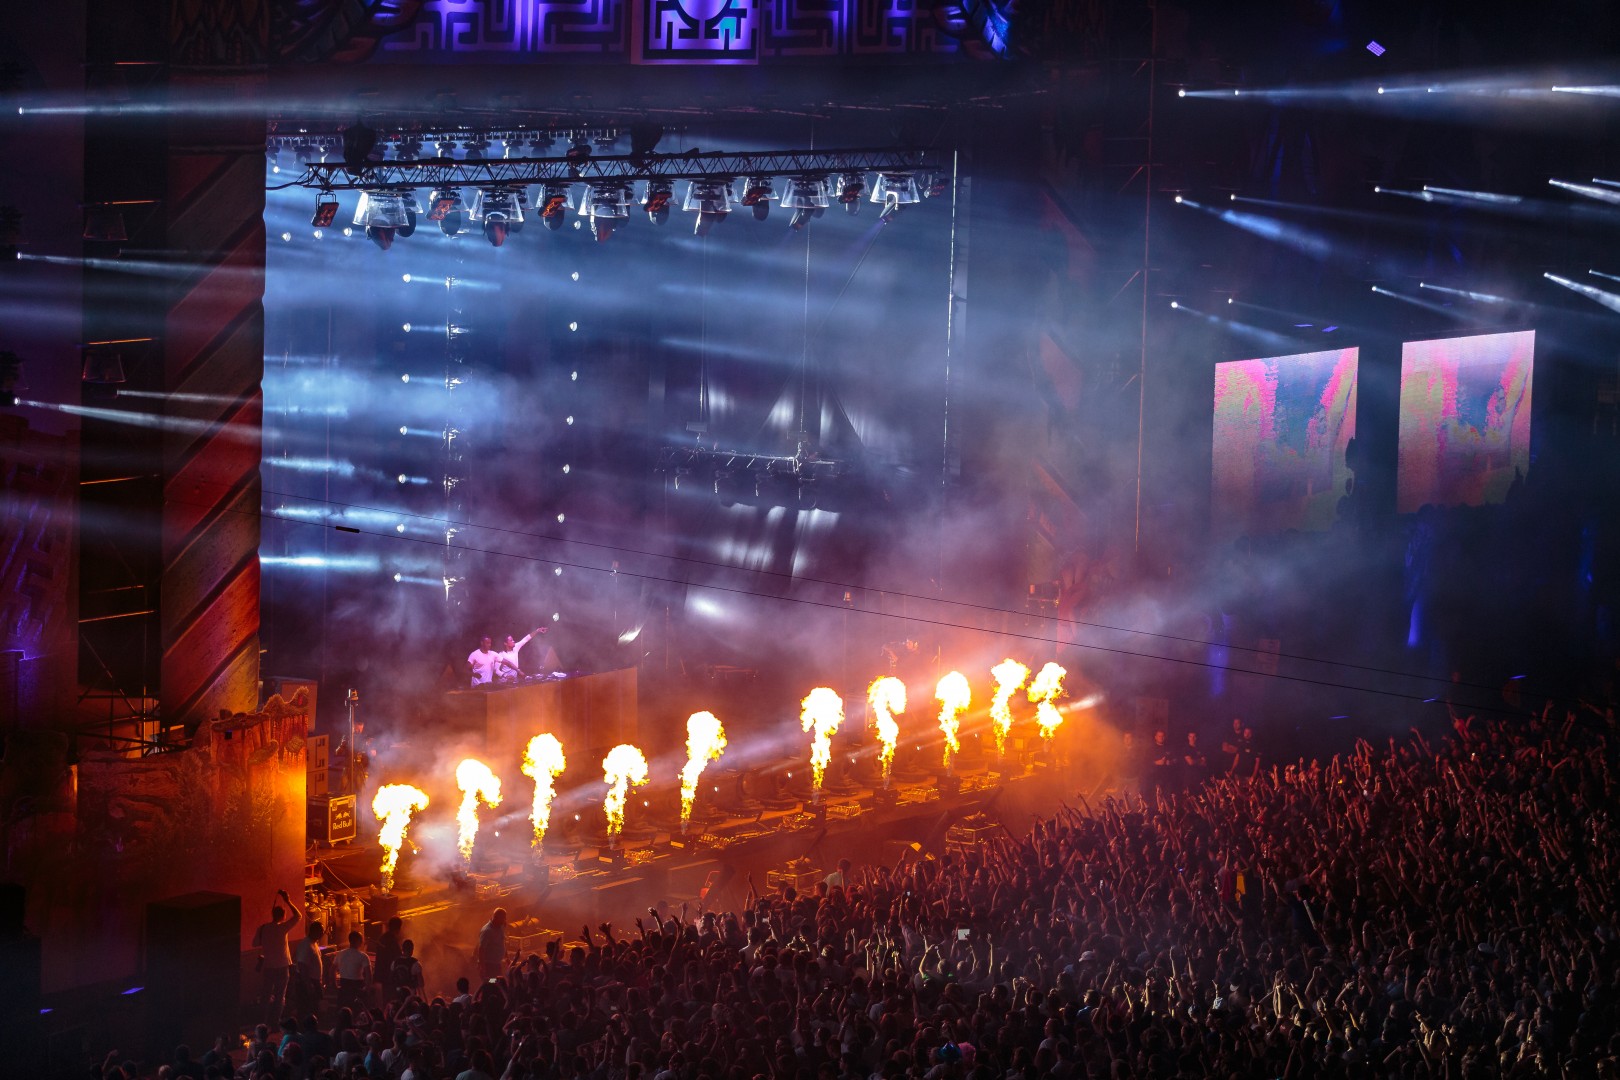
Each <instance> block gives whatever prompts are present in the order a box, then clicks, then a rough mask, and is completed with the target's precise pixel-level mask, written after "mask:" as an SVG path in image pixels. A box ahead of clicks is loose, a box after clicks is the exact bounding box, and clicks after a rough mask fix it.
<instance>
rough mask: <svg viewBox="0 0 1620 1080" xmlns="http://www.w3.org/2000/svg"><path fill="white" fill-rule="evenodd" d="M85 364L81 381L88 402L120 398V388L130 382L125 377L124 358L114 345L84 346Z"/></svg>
mask: <svg viewBox="0 0 1620 1080" xmlns="http://www.w3.org/2000/svg"><path fill="white" fill-rule="evenodd" d="M82 348H83V350H84V364H83V365H82V367H81V368H80V373H79V380H80V382H81V383H82V384H83V386H84V396H85V398H86V399H87V400H91V399H96V400H103V401H105V400H109V399H112V398H116V397H117V396H118V388H119V387H121V386H123V385H124V383H125V382H127V381H128V380H127V379H126V378H125V376H124V357H123V354H122V353H120V352H119V351H118V350H117V349H116V348H113V347H112V343H110V342H109V343H101V342H96V343H92V344H88V345H84V346H82Z"/></svg>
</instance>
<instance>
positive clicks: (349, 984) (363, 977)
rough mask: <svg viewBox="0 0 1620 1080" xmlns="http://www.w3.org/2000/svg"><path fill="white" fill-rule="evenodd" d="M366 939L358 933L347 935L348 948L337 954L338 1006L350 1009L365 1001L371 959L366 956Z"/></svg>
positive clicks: (368, 985)
mask: <svg viewBox="0 0 1620 1080" xmlns="http://www.w3.org/2000/svg"><path fill="white" fill-rule="evenodd" d="M365 943H366V939H365V938H363V937H361V936H360V933H359V931H352V932H350V934H349V947H348V948H347V949H344V950H343V951H342V952H340V953H338V954H337V962H336V965H335V966H336V968H337V985H338V1004H339V1005H347V1006H350V1007H353V1006H356V1005H359V1004H361V1003H362V1002H363V1001H364V1000H365V995H366V991H367V990H369V989H370V988H371V957H369V956H367V955H366V950H365Z"/></svg>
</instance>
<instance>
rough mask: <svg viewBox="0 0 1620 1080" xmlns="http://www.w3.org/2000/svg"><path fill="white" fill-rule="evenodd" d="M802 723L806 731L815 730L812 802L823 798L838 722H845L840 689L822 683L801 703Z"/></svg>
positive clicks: (812, 760) (812, 748) (812, 747)
mask: <svg viewBox="0 0 1620 1080" xmlns="http://www.w3.org/2000/svg"><path fill="white" fill-rule="evenodd" d="M800 709H801V711H800V713H799V724H800V725H801V726H802V727H803V728H804V730H806V731H814V732H815V735H814V737H813V738H812V739H811V740H810V771H811V773H812V774H813V779H814V784H813V786H812V787H811V789H810V799H811V801H812V802H820V801H821V782H822V780H823V779H825V777H826V775H827V763H828V762H830V761H832V737H833V735H835V734H836V733H837V731H838V725H839V724H842V723H843V722H844V699H843V698H841V697H839V696H838V692H837V691H836V690H832V689H830V688H828V687H825V686H818V687H816V688H815V689H814V690H812V691H810V693H809V694H808V695H806V697H805V699H804V701H802V702H801V703H800Z"/></svg>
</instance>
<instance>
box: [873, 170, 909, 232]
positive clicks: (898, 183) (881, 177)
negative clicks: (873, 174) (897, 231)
mask: <svg viewBox="0 0 1620 1080" xmlns="http://www.w3.org/2000/svg"><path fill="white" fill-rule="evenodd" d="M871 198H872V201H873V202H875V203H877V204H878V205H879V206H882V207H883V212H882V213H881V214H879V215H878V220H879V221H882V222H889V221H893V220H894V216H895V215H896V214H898V213H899V212H900V211H901V210H903V209H905V208H906V207H908V206H912V205H914V204H916V203H920V202H922V192H921V191H920V190H918V188H917V178H916V177H915V176H912V175H911V174H910V173H879V174H878V180H877V183H875V184H873V185H872V196H871Z"/></svg>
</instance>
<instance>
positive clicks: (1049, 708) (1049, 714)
mask: <svg viewBox="0 0 1620 1080" xmlns="http://www.w3.org/2000/svg"><path fill="white" fill-rule="evenodd" d="M1067 674H1068V672H1067V671H1064V670H1063V669H1062V668H1061V667H1059V666H1058V665H1057V664H1054V663H1051V662H1050V661H1048V662H1047V664H1046V666H1045V667H1043V668H1041V670H1040V673H1039V674H1038V675H1036V676H1035V681H1034V682H1032V683H1030V684H1029V700H1031V701H1038V702H1040V704H1039V705H1037V706H1035V723H1037V724H1039V725H1040V729H1041V738H1043V739H1050V738H1051V737H1052V736H1053V735H1055V734H1057V729H1058V725H1060V724H1062V723H1063V714H1062V713H1060V712H1058V709H1057V706H1056V705H1054V704H1052V703H1053V702H1054V701H1056V700H1057V699H1058V698H1060V697H1062V696H1063V676H1065V675H1067Z"/></svg>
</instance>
